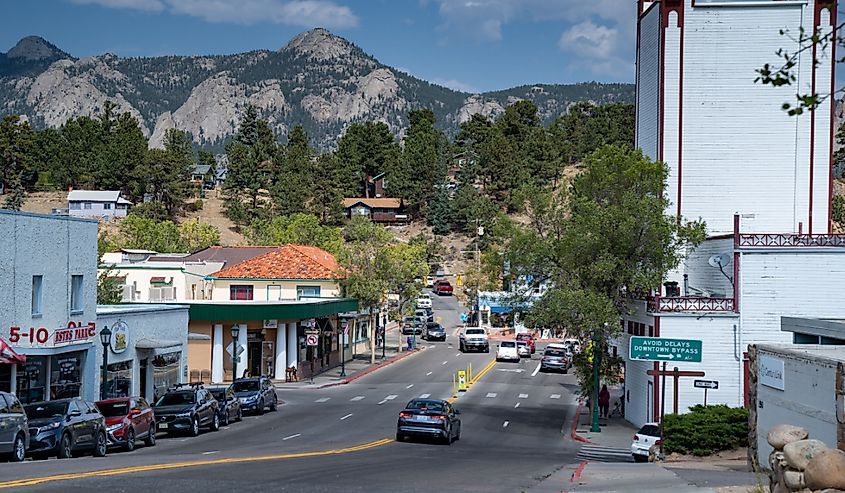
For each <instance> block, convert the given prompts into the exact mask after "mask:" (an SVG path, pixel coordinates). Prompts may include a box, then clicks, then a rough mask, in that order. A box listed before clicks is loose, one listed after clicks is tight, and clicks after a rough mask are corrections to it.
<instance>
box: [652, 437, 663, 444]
mask: <svg viewBox="0 0 845 493" xmlns="http://www.w3.org/2000/svg"><path fill="white" fill-rule="evenodd" d="M661 443H663V440H661V439H659V438H658V439H657V440H655V441H654V444H655V445H660V444H661Z"/></svg>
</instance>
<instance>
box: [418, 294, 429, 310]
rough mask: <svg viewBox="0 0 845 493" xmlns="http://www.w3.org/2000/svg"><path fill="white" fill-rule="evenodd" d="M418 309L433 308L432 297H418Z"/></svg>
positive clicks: (422, 295) (425, 295) (423, 295)
mask: <svg viewBox="0 0 845 493" xmlns="http://www.w3.org/2000/svg"><path fill="white" fill-rule="evenodd" d="M417 308H431V296H430V295H429V294H428V293H423V294H421V295H419V296H417Z"/></svg>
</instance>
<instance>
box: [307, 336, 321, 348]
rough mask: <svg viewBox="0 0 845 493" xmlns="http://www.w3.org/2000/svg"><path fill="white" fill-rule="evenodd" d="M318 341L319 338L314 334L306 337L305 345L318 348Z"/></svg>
mask: <svg viewBox="0 0 845 493" xmlns="http://www.w3.org/2000/svg"><path fill="white" fill-rule="evenodd" d="M318 341H319V338H318V337H317V336H316V335H314V334H308V335H307V336H305V343H306V344H308V345H309V346H316V345H317V342H318Z"/></svg>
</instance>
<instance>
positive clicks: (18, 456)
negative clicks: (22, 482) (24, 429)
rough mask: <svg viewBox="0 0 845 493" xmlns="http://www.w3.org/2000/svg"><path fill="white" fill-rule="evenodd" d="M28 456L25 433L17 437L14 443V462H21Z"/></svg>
mask: <svg viewBox="0 0 845 493" xmlns="http://www.w3.org/2000/svg"><path fill="white" fill-rule="evenodd" d="M25 457H26V447H25V446H24V441H23V435H18V436H16V437H15V443H14V444H13V445H12V458H11V460H12V462H21V461H23V460H24V458H25Z"/></svg>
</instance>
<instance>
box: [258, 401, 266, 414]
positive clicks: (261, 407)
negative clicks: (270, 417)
mask: <svg viewBox="0 0 845 493" xmlns="http://www.w3.org/2000/svg"><path fill="white" fill-rule="evenodd" d="M266 407H267V404H264V401H261V405H260V406H258V407H257V408H256V412H257V413H258V414H259V415H261V414H264V412H265V408H266Z"/></svg>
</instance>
